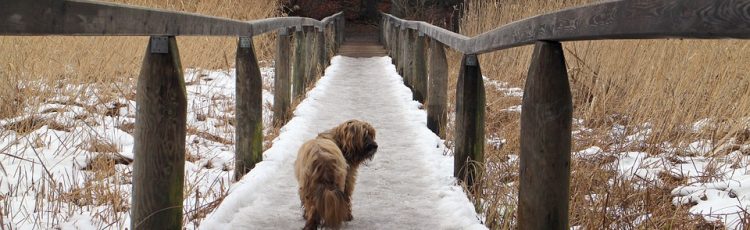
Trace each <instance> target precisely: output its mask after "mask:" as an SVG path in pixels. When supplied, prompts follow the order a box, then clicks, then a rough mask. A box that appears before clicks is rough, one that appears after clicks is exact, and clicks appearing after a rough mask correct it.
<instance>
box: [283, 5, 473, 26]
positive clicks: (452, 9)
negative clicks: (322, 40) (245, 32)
mask: <svg viewBox="0 0 750 230" xmlns="http://www.w3.org/2000/svg"><path fill="white" fill-rule="evenodd" d="M283 1H285V2H284V4H283V7H284V8H283V9H282V11H283V12H284V13H286V14H287V15H289V16H303V17H311V18H317V19H321V18H324V17H326V16H328V15H331V14H334V13H336V12H339V11H344V12H345V14H346V18H347V20H349V21H355V22H361V23H374V22H377V20H378V19H379V15H378V11H383V12H389V13H390V14H393V15H395V16H397V17H401V18H406V19H411V20H422V21H427V22H430V23H432V24H435V25H438V26H442V27H444V28H446V29H449V30H452V31H458V22H459V21H458V20H459V19H460V18H461V12H462V2H463V0H283Z"/></svg>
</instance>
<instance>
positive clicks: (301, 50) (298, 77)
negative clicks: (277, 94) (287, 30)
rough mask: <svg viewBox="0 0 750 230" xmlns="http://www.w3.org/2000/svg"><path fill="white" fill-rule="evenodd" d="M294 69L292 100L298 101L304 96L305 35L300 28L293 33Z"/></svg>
mask: <svg viewBox="0 0 750 230" xmlns="http://www.w3.org/2000/svg"><path fill="white" fill-rule="evenodd" d="M294 41H295V45H294V67H293V68H292V95H293V98H292V100H300V99H301V98H302V97H303V96H304V95H305V84H306V83H305V80H307V79H305V62H306V60H305V59H306V58H305V57H306V56H307V55H306V54H305V33H304V32H303V31H302V27H297V28H296V30H295V31H294Z"/></svg>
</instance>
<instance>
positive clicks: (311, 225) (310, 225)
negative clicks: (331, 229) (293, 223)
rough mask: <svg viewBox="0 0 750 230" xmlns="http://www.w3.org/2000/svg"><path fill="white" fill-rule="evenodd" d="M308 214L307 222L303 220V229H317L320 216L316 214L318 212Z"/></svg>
mask: <svg viewBox="0 0 750 230" xmlns="http://www.w3.org/2000/svg"><path fill="white" fill-rule="evenodd" d="M310 216H311V218H309V219H307V222H305V228H303V230H317V229H318V223H319V222H320V216H318V213H312V214H311V215H310Z"/></svg>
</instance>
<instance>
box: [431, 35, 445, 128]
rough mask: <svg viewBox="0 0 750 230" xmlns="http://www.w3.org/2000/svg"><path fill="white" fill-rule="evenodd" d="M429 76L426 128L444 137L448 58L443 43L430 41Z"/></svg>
mask: <svg viewBox="0 0 750 230" xmlns="http://www.w3.org/2000/svg"><path fill="white" fill-rule="evenodd" d="M429 71H430V77H429V84H428V86H429V87H428V89H427V128H429V129H430V130H432V132H433V133H435V134H436V135H438V136H439V137H440V138H442V139H445V137H446V125H447V122H448V112H447V111H448V110H447V109H446V108H448V96H447V95H446V94H447V92H448V59H447V58H446V56H445V48H443V44H442V43H440V42H437V41H430V70H429Z"/></svg>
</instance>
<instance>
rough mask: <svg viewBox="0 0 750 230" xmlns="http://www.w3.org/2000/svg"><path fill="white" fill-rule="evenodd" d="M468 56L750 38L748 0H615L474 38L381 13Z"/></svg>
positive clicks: (500, 28) (505, 27) (495, 30)
mask: <svg viewBox="0 0 750 230" xmlns="http://www.w3.org/2000/svg"><path fill="white" fill-rule="evenodd" d="M383 15H384V16H386V17H388V18H389V19H391V20H392V21H393V22H395V23H397V24H399V25H400V26H406V27H408V28H410V29H415V30H418V31H420V32H422V33H424V34H426V35H427V36H430V37H432V38H433V39H435V40H438V41H440V42H442V43H443V44H445V45H447V46H449V47H451V48H453V49H455V50H457V51H460V52H462V53H464V54H482V53H487V52H492V51H496V50H502V49H508V48H513V47H517V46H523V45H529V44H533V43H534V42H536V41H558V42H563V41H580V40H602V39H655V38H697V39H718V38H740V39H748V38H750V0H732V1H717V0H690V1H685V0H644V1H632V0H617V1H609V2H603V3H596V4H591V5H585V6H580V7H575V8H569V9H565V10H560V11H556V12H552V13H548V14H542V15H538V16H535V17H531V18H527V19H523V20H520V21H516V22H513V23H510V24H507V25H505V26H501V27H498V28H496V29H494V30H491V31H488V32H485V33H483V34H480V35H478V36H476V37H473V38H468V37H466V36H463V35H460V34H457V33H453V32H451V31H448V30H445V29H442V28H439V27H437V26H433V25H430V24H428V23H425V22H421V21H409V20H403V19H399V18H396V17H394V16H392V15H390V14H385V13H383Z"/></svg>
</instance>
